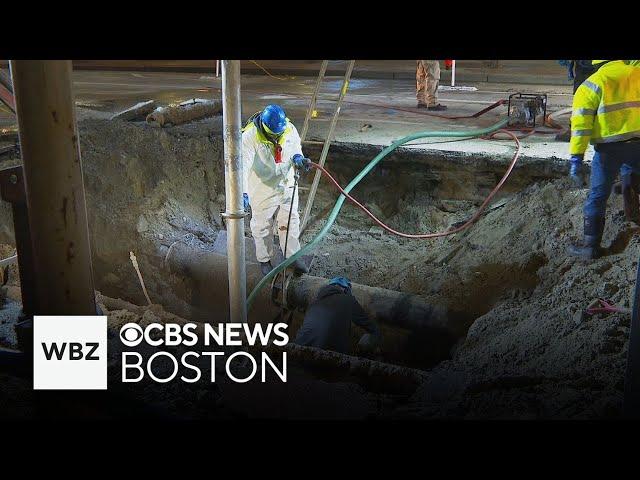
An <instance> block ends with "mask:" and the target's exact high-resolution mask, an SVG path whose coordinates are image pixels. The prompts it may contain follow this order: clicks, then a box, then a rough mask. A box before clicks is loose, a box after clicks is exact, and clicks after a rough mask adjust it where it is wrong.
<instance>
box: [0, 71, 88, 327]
mask: <svg viewBox="0 0 640 480" xmlns="http://www.w3.org/2000/svg"><path fill="white" fill-rule="evenodd" d="M10 65H11V75H12V78H13V88H14V94H15V103H16V113H17V117H18V127H19V134H20V145H21V151H22V160H23V164H24V167H23V168H24V177H25V178H24V184H25V191H26V194H27V208H28V211H29V225H30V229H31V242H32V246H33V261H34V271H35V274H36V279H37V282H36V284H37V287H38V288H37V294H36V296H37V299H38V301H37V308H38V311H36V312H34V313H36V314H40V315H95V314H96V305H95V294H94V289H93V274H92V269H91V250H90V247H89V229H88V225H87V208H86V203H85V194H84V184H83V181H82V162H81V160H80V147H79V143H78V131H77V125H76V117H75V106H74V101H73V93H72V87H71V71H72V67H71V61H67V60H12V61H11V64H10Z"/></svg>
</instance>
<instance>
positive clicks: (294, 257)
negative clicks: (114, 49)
mask: <svg viewBox="0 0 640 480" xmlns="http://www.w3.org/2000/svg"><path fill="white" fill-rule="evenodd" d="M508 122H509V120H508V119H504V120H502V121H500V122H498V123H496V124H495V125H492V126H490V127H487V128H483V129H480V130H467V131H461V132H438V131H434V132H430V131H426V132H417V133H413V134H411V135H407V136H406V137H403V138H401V139H400V140H396V141H395V142H393V143H392V144H391V145H389V146H388V147H387V148H385V149H384V150H382V151H381V152H380V153H379V154H378V155H377V156H376V157H375V158H374V159H373V160H371V161H370V162H369V163H368V165H367V166H366V167H364V168H363V169H362V171H361V172H360V173H359V174H358V175H356V177H355V178H354V179H353V180H351V183H349V185H347V186H346V187H345V189H344V190H345V192H347V193H350V192H351V190H352V189H353V188H354V187H355V186H356V185H358V183H360V181H361V180H362V179H363V178H364V177H365V176H366V175H367V174H368V173H369V172H370V171H371V170H373V168H374V167H375V166H376V165H377V164H378V163H379V162H380V160H382V159H383V158H384V157H386V156H387V155H389V154H390V153H391V152H393V151H394V150H395V149H396V148H398V147H399V146H401V145H404V144H405V143H408V142H410V141H412V140H417V139H419V138H426V137H445V138H449V137H480V136H482V135H487V134H489V133H492V132H495V131H496V130H499V129H501V128H503V127H504V126H506V125H507V123H508ZM346 198H347V197H345V196H344V195H343V194H340V196H339V197H338V200H337V201H336V204H335V206H334V207H333V210H331V213H330V214H329V218H328V219H327V223H325V224H324V227H322V230H320V231H319V232H318V234H317V235H316V236H315V237H314V238H313V240H311V241H310V242H309V243H308V244H306V245H305V246H304V247H302V248H301V249H300V250H298V251H297V252H296V253H294V254H293V255H291V256H290V257H289V258H287V259H286V260H285V261H284V262H282V263H281V264H280V265H278V266H277V267H276V268H274V269H273V270H271V271H270V272H269V273H268V274H267V275H266V276H265V277H263V278H262V280H260V282H258V284H257V285H256V286H255V288H254V289H253V291H252V292H251V294H250V295H249V298H247V310H249V309H250V308H251V304H252V303H253V301H254V300H255V298H256V296H257V295H258V293H259V292H260V290H262V289H263V288H264V287H265V286H266V285H267V284H269V283H270V282H271V280H272V279H273V277H275V276H276V275H277V274H278V273H280V272H282V271H283V270H284V269H285V268H287V267H288V266H289V265H291V264H292V263H293V262H295V261H296V260H297V259H298V258H300V257H301V256H303V255H305V254H306V253H308V252H310V251H311V250H312V249H313V248H314V247H315V246H316V245H317V244H318V243H320V240H322V239H323V238H324V237H325V235H326V234H327V233H329V229H330V228H331V226H332V225H333V223H334V222H335V221H336V218H337V217H338V214H339V213H340V209H341V208H342V204H343V203H344V201H345V200H346Z"/></svg>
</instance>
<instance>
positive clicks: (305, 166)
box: [291, 153, 311, 172]
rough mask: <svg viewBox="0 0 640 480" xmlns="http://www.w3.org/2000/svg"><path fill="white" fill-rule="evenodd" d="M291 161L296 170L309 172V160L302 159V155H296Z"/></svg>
mask: <svg viewBox="0 0 640 480" xmlns="http://www.w3.org/2000/svg"><path fill="white" fill-rule="evenodd" d="M291 161H292V162H293V164H294V165H295V166H296V168H300V169H302V170H303V171H304V172H308V171H309V170H311V160H309V159H308V158H306V157H304V156H303V155H300V154H299V153H296V154H295V155H294V156H293V158H292V159H291Z"/></svg>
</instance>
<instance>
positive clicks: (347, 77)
mask: <svg viewBox="0 0 640 480" xmlns="http://www.w3.org/2000/svg"><path fill="white" fill-rule="evenodd" d="M355 63H356V61H355V60H351V61H350V62H349V64H348V65H347V72H346V73H345V74H344V80H343V81H342V88H341V89H340V94H339V95H338V103H337V104H336V109H335V112H334V113H333V117H332V118H331V124H330V125H329V132H327V138H325V140H324V145H323V147H322V153H321V154H320V160H319V161H318V164H319V165H320V166H321V167H324V162H325V161H326V160H327V154H328V153H329V147H330V146H331V141H332V138H333V131H334V129H335V128H336V124H337V123H338V116H339V115H340V109H341V108H342V101H343V100H344V97H345V96H346V94H347V90H348V89H349V81H350V79H351V73H352V72H353V66H354V65H355ZM318 88H319V87H318ZM305 134H306V131H305ZM320 175H321V173H320V170H316V173H315V175H314V177H313V183H312V184H311V190H310V191H309V198H308V199H307V204H306V206H305V209H304V214H303V215H302V220H301V221H300V232H304V230H305V229H306V228H307V225H308V223H309V220H310V218H311V209H312V208H313V201H314V200H315V198H316V192H317V190H318V185H319V184H320Z"/></svg>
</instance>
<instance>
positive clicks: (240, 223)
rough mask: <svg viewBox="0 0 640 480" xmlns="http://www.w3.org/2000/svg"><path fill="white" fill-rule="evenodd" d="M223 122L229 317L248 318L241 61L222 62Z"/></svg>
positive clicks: (232, 319) (236, 318) (244, 319)
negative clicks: (241, 125) (241, 127)
mask: <svg viewBox="0 0 640 480" xmlns="http://www.w3.org/2000/svg"><path fill="white" fill-rule="evenodd" d="M222 102H223V106H222V121H223V124H224V130H223V137H224V186H225V199H226V211H225V213H224V217H225V221H226V224H227V252H229V253H228V257H227V258H228V264H227V269H228V278H229V319H230V320H231V322H234V323H244V322H246V321H247V306H246V298H247V279H246V271H245V245H244V217H245V211H244V202H243V199H242V193H243V192H242V188H243V176H242V175H243V172H242V133H241V131H240V123H241V120H240V119H241V108H240V107H241V103H240V61H239V60H223V61H222Z"/></svg>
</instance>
